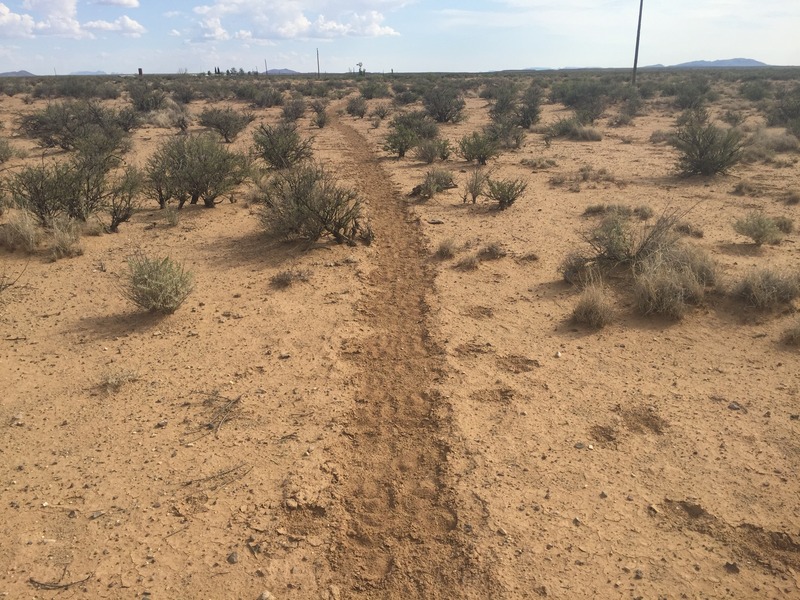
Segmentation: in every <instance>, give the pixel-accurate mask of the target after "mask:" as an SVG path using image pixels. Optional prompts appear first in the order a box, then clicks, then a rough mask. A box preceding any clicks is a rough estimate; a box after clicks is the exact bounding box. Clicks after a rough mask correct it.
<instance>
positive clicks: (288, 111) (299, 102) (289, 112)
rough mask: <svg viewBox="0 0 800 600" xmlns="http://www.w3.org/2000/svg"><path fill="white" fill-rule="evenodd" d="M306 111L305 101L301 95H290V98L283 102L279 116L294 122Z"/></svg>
mask: <svg viewBox="0 0 800 600" xmlns="http://www.w3.org/2000/svg"><path fill="white" fill-rule="evenodd" d="M305 113H306V101H305V100H304V99H303V97H302V96H292V98H291V99H290V100H289V101H288V102H285V103H284V104H283V108H282V109H281V117H282V118H283V120H284V121H287V122H294V121H297V120H298V119H300V118H301V117H302V116H303V115H304V114H305Z"/></svg>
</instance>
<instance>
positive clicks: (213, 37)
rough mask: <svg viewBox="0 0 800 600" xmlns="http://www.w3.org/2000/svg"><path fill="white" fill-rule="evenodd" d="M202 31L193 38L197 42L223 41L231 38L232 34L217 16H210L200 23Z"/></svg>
mask: <svg viewBox="0 0 800 600" xmlns="http://www.w3.org/2000/svg"><path fill="white" fill-rule="evenodd" d="M198 25H199V27H200V32H199V33H198V35H196V36H195V37H194V39H193V41H195V42H221V41H225V40H228V39H230V37H231V36H230V34H229V33H228V31H227V30H226V29H225V28H224V27H223V26H222V21H221V20H220V19H219V18H217V17H209V18H207V19H203V20H202V21H200V22H199V23H198Z"/></svg>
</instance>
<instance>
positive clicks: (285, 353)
mask: <svg viewBox="0 0 800 600" xmlns="http://www.w3.org/2000/svg"><path fill="white" fill-rule="evenodd" d="M291 356H292V355H291V354H289V353H288V352H281V353H280V354H278V358H280V359H281V360H286V359H287V358H289V357H291Z"/></svg>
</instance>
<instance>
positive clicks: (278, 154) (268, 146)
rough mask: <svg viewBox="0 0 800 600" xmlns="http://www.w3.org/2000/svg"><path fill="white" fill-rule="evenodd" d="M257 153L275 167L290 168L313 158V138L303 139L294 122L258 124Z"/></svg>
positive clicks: (254, 136)
mask: <svg viewBox="0 0 800 600" xmlns="http://www.w3.org/2000/svg"><path fill="white" fill-rule="evenodd" d="M253 141H254V142H255V146H256V149H255V151H256V155H257V156H258V157H259V158H261V159H262V160H263V161H264V162H265V163H267V165H269V166H270V167H272V168H274V169H288V168H290V167H292V166H294V165H296V164H297V163H299V162H301V161H303V160H306V159H309V158H311V154H312V151H311V141H312V140H311V139H310V138H305V139H302V138H301V137H300V134H299V133H297V126H295V125H294V124H293V123H280V124H278V125H264V124H261V125H259V126H258V129H256V131H255V132H254V133H253Z"/></svg>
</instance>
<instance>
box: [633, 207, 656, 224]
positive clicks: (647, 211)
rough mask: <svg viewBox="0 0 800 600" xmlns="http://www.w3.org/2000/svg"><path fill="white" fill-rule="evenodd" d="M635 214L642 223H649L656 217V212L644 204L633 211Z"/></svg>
mask: <svg viewBox="0 0 800 600" xmlns="http://www.w3.org/2000/svg"><path fill="white" fill-rule="evenodd" d="M633 214H634V215H636V216H637V217H639V218H640V219H641V220H642V221H649V220H650V219H652V218H653V216H654V215H655V211H654V210H653V209H652V208H650V207H649V206H647V205H646V204H642V205H641V206H637V207H636V208H634V209H633Z"/></svg>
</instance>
